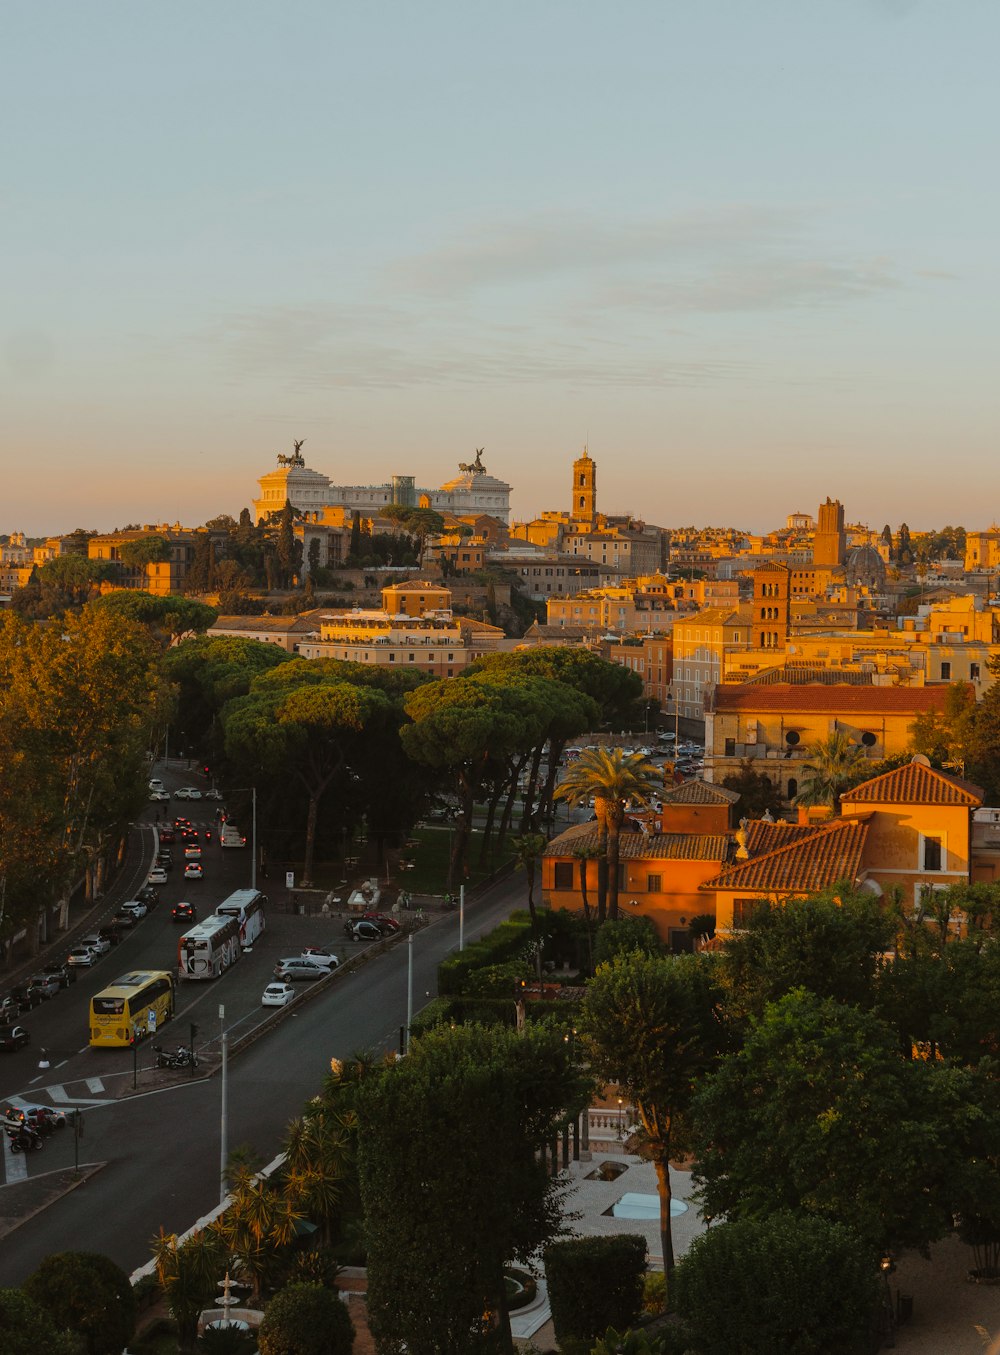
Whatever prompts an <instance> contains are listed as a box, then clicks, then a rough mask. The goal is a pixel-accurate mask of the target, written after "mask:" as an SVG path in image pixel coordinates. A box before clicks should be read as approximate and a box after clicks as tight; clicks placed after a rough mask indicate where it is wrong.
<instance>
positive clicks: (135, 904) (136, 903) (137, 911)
mask: <svg viewBox="0 0 1000 1355" xmlns="http://www.w3.org/2000/svg"><path fill="white" fill-rule="evenodd" d="M118 911H119V913H124V912H129V913H131V914H132V915H133V916H134V917H136V918H141V917H145V916H146V914H147V913H148V912H149V909H148V908H147V907H146V905H145V904H144V903H143V901H142V899H129V900H128V901H127V902H126V903H123V904H122V906H121V907H120V908H119V910H118ZM86 944H87V943H86V940H84V945H86Z"/></svg>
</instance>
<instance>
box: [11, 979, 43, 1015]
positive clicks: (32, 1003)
mask: <svg viewBox="0 0 1000 1355" xmlns="http://www.w3.org/2000/svg"><path fill="white" fill-rule="evenodd" d="M10 995H11V997H12V998H13V999H14V1001H15V1002H16V1003H17V1004H18V1006H19V1007H20V1009H21V1011H22V1012H30V1011H31V1009H32V1007H37V1006H39V1005H40V1004H41V1003H43V1002H44V1001H45V998H44V997H43V996H42V994H41V993H39V992H38V991H37V990H35V989H33V988H31V987H29V986H28V984H26V983H19V984H18V985H17V987H16V988H12V989H11V990H10Z"/></svg>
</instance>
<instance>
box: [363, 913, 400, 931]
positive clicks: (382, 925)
mask: <svg viewBox="0 0 1000 1355" xmlns="http://www.w3.org/2000/svg"><path fill="white" fill-rule="evenodd" d="M361 920H362V921H363V922H374V923H375V926H376V927H377V928H378V929H379V931H380V932H381V933H382V935H383V936H391V935H392V933H393V932H398V931H399V930H400V926H399V923H398V922H397V921H396V919H395V918H394V917H390V916H389V915H388V913H362V914H361Z"/></svg>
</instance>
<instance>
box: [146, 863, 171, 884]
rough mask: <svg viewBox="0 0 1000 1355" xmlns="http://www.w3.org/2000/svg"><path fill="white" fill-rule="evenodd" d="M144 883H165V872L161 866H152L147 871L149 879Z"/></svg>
mask: <svg viewBox="0 0 1000 1355" xmlns="http://www.w3.org/2000/svg"><path fill="white" fill-rule="evenodd" d="M146 883H147V884H151V885H165V884H166V883H167V872H166V871H165V870H164V869H163V867H162V866H154V867H153V869H152V870H151V871H150V872H149V879H148V880H147V881H146Z"/></svg>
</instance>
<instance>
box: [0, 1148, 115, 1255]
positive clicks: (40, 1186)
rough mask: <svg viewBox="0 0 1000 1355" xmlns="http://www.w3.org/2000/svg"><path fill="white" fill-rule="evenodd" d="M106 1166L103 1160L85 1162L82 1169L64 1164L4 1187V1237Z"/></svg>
mask: <svg viewBox="0 0 1000 1355" xmlns="http://www.w3.org/2000/svg"><path fill="white" fill-rule="evenodd" d="M103 1166H104V1163H103V1162H83V1163H81V1164H80V1170H79V1172H76V1171H74V1170H73V1168H72V1167H61V1168H60V1169H59V1170H58V1171H52V1172H44V1173H42V1175H40V1176H32V1177H31V1178H30V1179H29V1180H27V1181H15V1182H14V1184H13V1185H7V1186H0V1238H4V1237H6V1236H7V1234H8V1233H12V1232H13V1231H14V1229H15V1228H19V1227H20V1226H21V1224H22V1223H27V1222H28V1220H29V1219H33V1218H34V1217H35V1215H36V1214H40V1213H41V1212H42V1210H43V1209H48V1207H49V1205H50V1204H55V1202H56V1200H61V1199H62V1197H63V1196H64V1195H68V1194H69V1192H70V1191H71V1190H76V1189H77V1187H79V1186H83V1185H85V1184H86V1182H87V1181H88V1180H89V1178H90V1177H91V1176H93V1175H94V1174H95V1173H96V1172H99V1171H100V1170H101V1168H102V1167H103Z"/></svg>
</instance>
